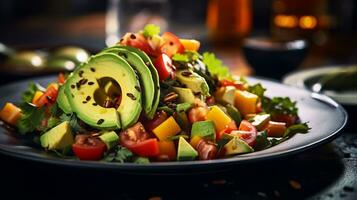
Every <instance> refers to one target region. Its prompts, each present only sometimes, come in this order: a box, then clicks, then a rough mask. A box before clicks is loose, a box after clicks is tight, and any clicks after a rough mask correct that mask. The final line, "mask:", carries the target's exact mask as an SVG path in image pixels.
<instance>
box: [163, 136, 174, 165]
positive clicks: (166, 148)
mask: <svg viewBox="0 0 357 200" xmlns="http://www.w3.org/2000/svg"><path fill="white" fill-rule="evenodd" d="M159 149H160V155H164V156H167V157H168V158H169V159H170V160H175V158H176V148H175V144H174V142H173V141H171V140H163V141H159Z"/></svg>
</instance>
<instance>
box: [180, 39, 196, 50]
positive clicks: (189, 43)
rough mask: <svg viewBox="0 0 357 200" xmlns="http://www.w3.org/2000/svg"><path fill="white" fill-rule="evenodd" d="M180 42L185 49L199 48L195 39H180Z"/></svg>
mask: <svg viewBox="0 0 357 200" xmlns="http://www.w3.org/2000/svg"><path fill="white" fill-rule="evenodd" d="M180 42H181V44H182V45H183V47H184V48H185V50H186V51H198V49H199V48H200V42H199V41H197V40H189V39H180Z"/></svg>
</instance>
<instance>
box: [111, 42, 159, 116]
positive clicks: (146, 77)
mask: <svg viewBox="0 0 357 200" xmlns="http://www.w3.org/2000/svg"><path fill="white" fill-rule="evenodd" d="M105 52H108V53H114V54H117V55H119V56H120V57H122V58H123V59H125V60H126V61H127V62H128V63H129V64H130V66H131V67H132V68H133V69H134V70H136V72H137V74H138V76H139V79H140V85H141V87H142V89H143V108H144V112H145V115H146V116H148V115H149V114H150V112H151V110H152V105H153V101H154V95H155V85H154V80H153V78H152V77H153V76H152V75H151V72H150V70H149V68H148V67H147V66H146V65H145V63H144V61H143V60H142V59H141V58H140V57H139V56H138V55H137V54H136V53H134V52H131V51H129V50H127V49H124V48H111V49H108V50H106V51H105Z"/></svg>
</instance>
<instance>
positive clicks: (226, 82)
mask: <svg viewBox="0 0 357 200" xmlns="http://www.w3.org/2000/svg"><path fill="white" fill-rule="evenodd" d="M219 84H220V86H221V87H227V86H234V87H235V88H236V89H238V90H245V89H246V88H245V86H244V83H241V82H234V81H229V80H221V81H220V82H219Z"/></svg>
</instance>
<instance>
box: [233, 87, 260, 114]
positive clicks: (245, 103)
mask: <svg viewBox="0 0 357 200" xmlns="http://www.w3.org/2000/svg"><path fill="white" fill-rule="evenodd" d="M257 100H258V96H257V95H255V94H253V93H250V92H247V91H241V90H236V92H235V99H234V106H235V107H237V108H238V110H239V111H240V112H241V114H243V115H248V114H254V113H256V104H257Z"/></svg>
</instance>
